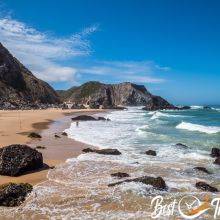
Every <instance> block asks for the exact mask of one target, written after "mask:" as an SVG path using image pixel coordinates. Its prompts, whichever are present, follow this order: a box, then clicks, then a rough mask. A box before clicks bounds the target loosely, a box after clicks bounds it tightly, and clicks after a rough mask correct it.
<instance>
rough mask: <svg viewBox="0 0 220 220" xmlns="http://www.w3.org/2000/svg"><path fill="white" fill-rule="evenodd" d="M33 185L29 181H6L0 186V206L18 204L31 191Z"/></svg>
mask: <svg viewBox="0 0 220 220" xmlns="http://www.w3.org/2000/svg"><path fill="white" fill-rule="evenodd" d="M32 189H33V187H32V185H30V184H29V183H20V184H16V183H7V184H4V185H1V186H0V206H8V207H13V206H18V205H20V204H21V203H22V202H23V201H24V200H25V198H26V196H27V194H28V193H30V192H31V191H32Z"/></svg>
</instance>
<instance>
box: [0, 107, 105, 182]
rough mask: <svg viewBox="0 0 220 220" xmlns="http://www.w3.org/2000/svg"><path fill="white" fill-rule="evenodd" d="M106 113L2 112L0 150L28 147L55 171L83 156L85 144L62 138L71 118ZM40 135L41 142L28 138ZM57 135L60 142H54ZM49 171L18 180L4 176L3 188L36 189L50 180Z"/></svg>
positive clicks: (47, 110) (48, 110) (2, 180)
mask: <svg viewBox="0 0 220 220" xmlns="http://www.w3.org/2000/svg"><path fill="white" fill-rule="evenodd" d="M101 111H103V110H95V111H94V110H90V109H86V110H61V109H46V110H24V111H20V110H19V111H0V137H1V143H0V147H3V146H7V145H10V144H27V145H29V146H32V147H33V148H34V147H36V146H42V147H45V149H38V151H40V152H41V153H42V154H43V158H44V163H45V164H47V165H48V166H49V167H54V166H56V165H58V164H60V163H62V162H64V161H65V160H66V159H67V158H70V157H76V156H78V155H79V154H80V153H81V150H82V149H83V148H84V147H85V144H83V143H80V142H77V141H74V140H73V139H69V138H67V137H66V136H63V135H61V133H62V131H63V130H64V129H66V128H68V127H69V126H70V123H71V117H72V116H73V115H79V114H82V113H83V114H94V113H97V112H101ZM33 131H34V132H38V133H40V134H41V136H42V138H41V139H40V140H33V139H30V138H28V136H27V134H28V133H30V132H33ZM55 134H57V135H58V136H60V138H55V137H54V135H55ZM47 172H48V169H44V170H41V171H36V172H34V173H30V174H26V175H22V176H19V177H8V176H1V178H0V184H4V183H8V182H16V183H20V182H28V183H31V184H33V185H35V184H37V183H40V182H42V181H44V180H46V179H47Z"/></svg>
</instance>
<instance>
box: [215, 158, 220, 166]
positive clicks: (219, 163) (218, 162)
mask: <svg viewBox="0 0 220 220" xmlns="http://www.w3.org/2000/svg"><path fill="white" fill-rule="evenodd" d="M214 164H217V165H220V157H218V158H216V159H215V161H214Z"/></svg>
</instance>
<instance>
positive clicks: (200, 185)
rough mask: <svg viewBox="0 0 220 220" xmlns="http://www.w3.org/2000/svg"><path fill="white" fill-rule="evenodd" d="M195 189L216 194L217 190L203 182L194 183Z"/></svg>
mask: <svg viewBox="0 0 220 220" xmlns="http://www.w3.org/2000/svg"><path fill="white" fill-rule="evenodd" d="M196 188H198V189H201V190H203V191H208V192H218V189H217V188H215V187H213V186H210V185H209V184H207V183H205V182H198V183H196Z"/></svg>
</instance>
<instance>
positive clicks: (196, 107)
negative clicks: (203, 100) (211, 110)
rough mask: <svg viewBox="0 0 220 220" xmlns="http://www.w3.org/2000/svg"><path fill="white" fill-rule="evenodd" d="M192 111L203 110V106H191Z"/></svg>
mask: <svg viewBox="0 0 220 220" xmlns="http://www.w3.org/2000/svg"><path fill="white" fill-rule="evenodd" d="M190 108H191V109H203V106H202V105H192V106H190Z"/></svg>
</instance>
